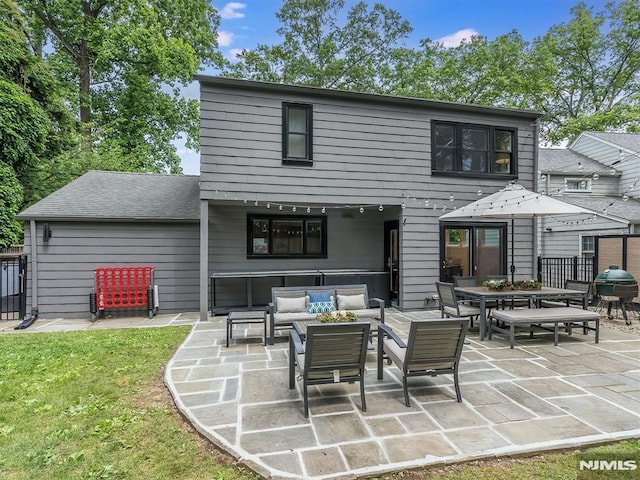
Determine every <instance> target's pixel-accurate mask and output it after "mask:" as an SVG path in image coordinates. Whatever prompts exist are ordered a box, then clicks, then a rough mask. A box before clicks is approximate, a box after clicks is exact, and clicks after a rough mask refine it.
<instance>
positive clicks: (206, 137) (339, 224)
mask: <svg viewBox="0 0 640 480" xmlns="http://www.w3.org/2000/svg"><path fill="white" fill-rule="evenodd" d="M282 102H300V103H309V104H312V105H313V166H290V165H284V164H283V162H282V154H281V131H282V130H281V116H282ZM535 118H536V117H535V115H534V114H531V115H530V116H529V114H526V115H525V114H523V113H522V112H517V113H511V112H509V111H498V110H495V109H492V110H489V109H485V108H474V107H469V108H467V107H464V108H461V107H460V106H451V105H449V104H437V103H434V102H430V103H425V102H423V103H419V102H416V101H404V100H398V101H395V99H389V97H374V96H359V95H345V94H336V93H334V92H328V91H325V90H320V89H306V88H283V87H272V86H269V85H266V86H265V85H257V86H256V85H255V84H253V82H243V83H242V84H240V82H238V83H237V84H235V85H231V86H230V85H228V84H226V85H221V84H220V83H216V82H215V81H214V82H207V80H206V79H204V80H202V81H201V141H200V143H201V169H200V171H201V193H200V195H201V198H202V199H208V200H209V201H210V203H211V210H210V214H211V219H210V223H211V227H210V228H211V237H210V259H209V262H210V264H209V269H210V270H215V269H218V268H220V269H230V270H233V269H235V270H255V269H264V270H266V269H270V268H277V269H289V268H298V267H299V268H307V267H308V262H304V261H288V260H284V261H283V260H279V261H266V262H265V261H260V260H253V259H252V260H248V259H246V254H245V255H244V256H243V255H242V254H244V253H245V251H244V250H245V249H246V247H245V245H246V241H245V239H246V233H245V232H246V225H245V222H246V214H245V212H244V210H242V209H239V210H235V211H234V210H230V209H228V208H226V207H225V208H223V209H222V210H221V209H220V207H219V206H218V205H219V204H220V203H234V202H236V203H237V204H243V200H244V199H247V200H248V202H255V201H258V202H259V205H260V208H264V205H265V204H266V202H269V203H270V204H271V211H273V213H278V212H277V211H274V206H276V205H279V204H285V205H297V206H306V205H310V206H312V207H316V210H315V211H314V213H317V211H318V210H317V208H319V207H320V206H323V205H324V206H327V207H329V206H334V207H338V206H344V205H354V206H358V205H379V204H382V205H383V206H384V215H380V214H378V213H377V212H376V211H375V210H376V209H375V208H372V211H371V212H370V213H369V212H367V214H366V215H365V216H363V217H359V216H358V214H357V213H356V214H355V218H353V219H348V218H346V219H345V218H342V217H341V216H339V215H337V214H336V213H335V211H334V210H331V213H330V214H329V226H328V230H329V234H330V238H329V256H328V258H327V259H323V260H322V262H316V263H318V264H326V265H327V268H332V267H333V266H335V267H336V268H359V267H361V266H362V267H365V268H372V269H379V268H381V266H382V265H384V263H383V262H384V259H383V258H382V257H383V248H382V247H383V241H384V238H383V221H384V219H389V217H388V214H389V212H391V211H395V212H397V216H395V219H397V220H399V221H400V229H401V232H400V238H401V244H400V250H401V279H400V283H401V285H400V296H401V299H400V307H401V308H405V309H411V308H422V307H423V306H424V299H425V297H426V296H430V295H431V294H433V293H435V285H434V282H435V280H437V279H438V276H439V272H440V270H439V268H440V265H439V220H438V217H439V216H440V215H442V213H443V210H442V208H443V207H445V206H446V207H447V208H452V207H453V206H462V205H463V204H464V203H468V202H472V201H475V200H477V199H478V195H477V191H478V190H479V189H481V190H482V191H483V193H484V194H489V193H493V192H495V191H497V190H499V189H501V188H503V187H504V186H505V184H506V183H507V182H508V181H509V180H508V179H506V178H468V177H467V178H463V177H457V176H438V177H432V176H431V160H430V159H431V120H433V119H437V120H449V121H457V122H466V123H477V124H483V125H496V126H503V127H516V128H518V162H519V163H518V165H519V170H518V173H519V181H520V183H522V185H524V186H525V187H526V188H533V175H534V156H535V148H536V147H535V145H536V140H537V139H536V131H535V129H534V126H533V125H534V121H535ZM452 194H453V195H454V198H455V200H454V202H450V201H449V197H450V195H452ZM225 195H226V196H225ZM424 199H428V200H429V202H430V208H429V209H425V207H424ZM403 203H404V204H405V208H404V210H402V209H401V208H400V207H401V205H402V204H403ZM434 204H435V205H437V209H436V210H433V209H432V206H433V205H434ZM338 211H339V210H338ZM297 213H303V212H301V211H298V212H297ZM234 216H235V217H234ZM225 217H226V218H225ZM383 217H384V218H383ZM234 218H235V220H234ZM359 218H363V220H362V221H359V220H358V221H356V220H357V219H359ZM403 223H404V224H403ZM230 225H231V227H230ZM228 228H230V230H229V231H225V230H226V229H228ZM516 228H517V229H518V232H517V238H516V255H517V258H516V261H517V266H518V272H519V273H522V275H524V276H531V275H532V274H533V270H532V269H533V264H534V260H533V246H534V244H533V238H534V235H533V229H532V225H531V222H525V221H518V222H517V223H516ZM374 231H375V232H374ZM342 232H344V234H343V233H342ZM337 234H340V235H342V236H343V237H342V238H340V239H336V238H335V237H334V235H337ZM338 241H340V242H341V243H340V245H339V247H338V248H336V242H338ZM229 244H234V245H235V244H237V245H238V247H235V249H234V248H232V249H231V250H229ZM219 248H220V249H221V250H219ZM363 249H364V250H363ZM240 250H242V251H240Z"/></svg>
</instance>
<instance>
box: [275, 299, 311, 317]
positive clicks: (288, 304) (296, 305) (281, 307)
mask: <svg viewBox="0 0 640 480" xmlns="http://www.w3.org/2000/svg"><path fill="white" fill-rule="evenodd" d="M306 308H307V299H306V297H292V298H288V297H276V310H277V311H278V313H298V312H304V311H306Z"/></svg>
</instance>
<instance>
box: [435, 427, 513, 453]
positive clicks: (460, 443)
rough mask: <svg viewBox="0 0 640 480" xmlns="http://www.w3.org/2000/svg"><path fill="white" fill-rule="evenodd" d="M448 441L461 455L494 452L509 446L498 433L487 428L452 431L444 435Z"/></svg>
mask: <svg viewBox="0 0 640 480" xmlns="http://www.w3.org/2000/svg"><path fill="white" fill-rule="evenodd" d="M446 436H447V438H448V439H449V441H450V442H451V443H452V444H453V445H455V446H456V448H457V449H458V450H460V451H461V452H462V453H473V454H476V453H478V452H482V451H486V450H495V449H498V448H503V447H506V446H508V445H509V442H508V441H507V440H505V439H504V438H503V437H502V436H500V435H499V434H498V433H496V432H494V431H493V430H490V429H488V428H466V429H464V430H454V431H452V432H449V433H447V434H446Z"/></svg>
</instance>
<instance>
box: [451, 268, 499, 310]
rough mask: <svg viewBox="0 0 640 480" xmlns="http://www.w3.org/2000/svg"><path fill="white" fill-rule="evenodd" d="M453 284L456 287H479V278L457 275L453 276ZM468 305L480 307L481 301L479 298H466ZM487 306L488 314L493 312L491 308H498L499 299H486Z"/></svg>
mask: <svg viewBox="0 0 640 480" xmlns="http://www.w3.org/2000/svg"><path fill="white" fill-rule="evenodd" d="M453 284H454V285H455V286H456V287H463V288H464V287H477V286H478V278H477V277H476V276H473V275H464V276H463V275H456V276H454V277H453ZM464 302H465V303H466V304H467V305H472V306H474V307H478V306H479V305H480V302H478V301H477V300H465V301H464ZM485 306H486V308H487V310H489V311H488V312H487V315H488V314H489V313H491V309H493V308H498V306H499V303H498V301H497V300H485Z"/></svg>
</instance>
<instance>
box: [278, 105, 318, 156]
mask: <svg viewBox="0 0 640 480" xmlns="http://www.w3.org/2000/svg"><path fill="white" fill-rule="evenodd" d="M312 147H313V108H312V106H311V105H308V104H303V103H283V104H282V159H283V160H284V161H287V162H302V163H311V162H312V161H313V148H312Z"/></svg>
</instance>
